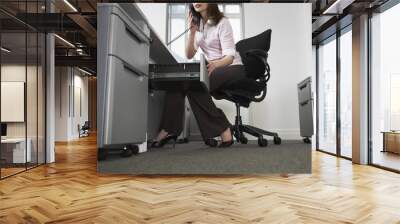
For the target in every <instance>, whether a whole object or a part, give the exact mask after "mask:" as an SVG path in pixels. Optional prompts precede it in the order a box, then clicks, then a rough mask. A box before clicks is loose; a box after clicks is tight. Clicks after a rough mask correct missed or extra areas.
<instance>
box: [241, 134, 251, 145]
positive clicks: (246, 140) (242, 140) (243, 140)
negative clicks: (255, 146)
mask: <svg viewBox="0 0 400 224" xmlns="http://www.w3.org/2000/svg"><path fill="white" fill-rule="evenodd" d="M248 141H249V140H248V139H247V138H246V137H245V136H243V135H242V136H241V137H240V138H239V142H240V143H242V144H247V142H248Z"/></svg>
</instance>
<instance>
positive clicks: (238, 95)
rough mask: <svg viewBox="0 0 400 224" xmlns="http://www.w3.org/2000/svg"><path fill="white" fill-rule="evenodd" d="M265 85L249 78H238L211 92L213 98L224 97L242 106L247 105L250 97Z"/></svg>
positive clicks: (257, 93) (254, 95) (256, 94)
mask: <svg viewBox="0 0 400 224" xmlns="http://www.w3.org/2000/svg"><path fill="white" fill-rule="evenodd" d="M264 87H265V85H263V84H262V83H260V82H257V81H256V80H253V79H250V78H244V79H240V80H238V81H235V82H233V83H231V84H230V85H229V86H226V87H225V88H223V89H222V90H219V91H217V92H216V93H214V94H213V96H214V98H216V99H218V100H220V99H226V100H229V101H231V102H234V103H238V104H239V105H240V106H242V107H249V106H250V103H251V102H252V99H253V98H254V97H256V96H258V95H260V93H261V92H262V91H263V89H264Z"/></svg>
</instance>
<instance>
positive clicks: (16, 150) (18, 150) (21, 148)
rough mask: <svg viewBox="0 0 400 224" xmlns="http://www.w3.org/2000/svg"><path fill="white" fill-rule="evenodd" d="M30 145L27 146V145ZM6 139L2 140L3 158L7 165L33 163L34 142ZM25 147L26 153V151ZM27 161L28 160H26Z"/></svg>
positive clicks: (23, 139) (22, 139)
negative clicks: (32, 148)
mask: <svg viewBox="0 0 400 224" xmlns="http://www.w3.org/2000/svg"><path fill="white" fill-rule="evenodd" d="M26 142H27V143H28V144H25V143H26ZM26 142H25V138H6V139H2V140H1V156H2V159H4V160H5V162H6V163H25V162H31V158H32V153H31V151H32V150H31V146H32V140H31V139H30V138H28V139H26ZM25 145H26V146H27V147H26V151H25ZM25 159H27V160H25Z"/></svg>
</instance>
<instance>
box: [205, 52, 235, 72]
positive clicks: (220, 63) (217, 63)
mask: <svg viewBox="0 0 400 224" xmlns="http://www.w3.org/2000/svg"><path fill="white" fill-rule="evenodd" d="M232 62H233V56H232V55H226V56H224V57H223V58H221V59H218V60H214V61H210V62H208V64H207V70H208V75H210V74H211V72H213V71H214V69H216V68H218V67H224V66H227V65H230V64H232Z"/></svg>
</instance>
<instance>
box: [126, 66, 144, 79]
mask: <svg viewBox="0 0 400 224" xmlns="http://www.w3.org/2000/svg"><path fill="white" fill-rule="evenodd" d="M124 69H126V70H128V71H129V72H131V73H133V74H135V75H137V76H146V74H145V73H144V72H141V71H139V70H138V69H136V68H134V67H132V66H130V65H128V64H126V63H124Z"/></svg>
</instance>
